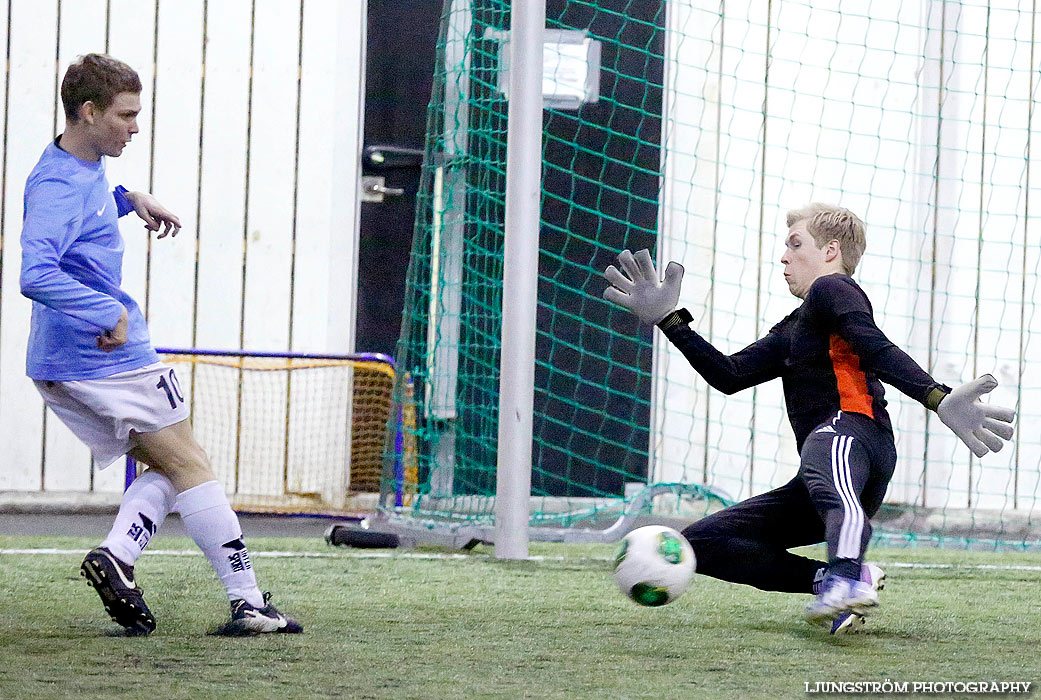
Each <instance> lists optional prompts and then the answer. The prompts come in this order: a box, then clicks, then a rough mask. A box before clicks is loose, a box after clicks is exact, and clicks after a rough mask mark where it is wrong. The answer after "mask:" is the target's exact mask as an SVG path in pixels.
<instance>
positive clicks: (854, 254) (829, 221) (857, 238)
mask: <svg viewBox="0 0 1041 700" xmlns="http://www.w3.org/2000/svg"><path fill="white" fill-rule="evenodd" d="M800 221H805V222H806V230H807V231H808V232H809V234H810V235H811V236H813V242H814V243H816V244H817V247H818V248H820V247H822V246H824V245H826V244H827V243H828V242H829V241H838V242H839V250H841V251H842V269H843V271H844V272H845V273H846V274H847V275H850V276H852V275H853V271H854V270H856V269H857V263H859V262H860V258H861V257H863V255H864V250H865V249H866V248H867V232H866V229H865V227H864V222H863V221H861V220H860V217H859V216H857V215H856V214H854V213H853V212H851V211H850V210H849V209H844V208H842V207H836V206H832V205H830V204H821V203H819V202H813V203H812V204H807V205H806V206H804V207H802V208H801V209H792V210H791V211H789V212H788V217H787V222H788V228H791V227H792V226H794V225H795V224H797V223H799V222H800Z"/></svg>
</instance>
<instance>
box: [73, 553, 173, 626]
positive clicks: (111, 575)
mask: <svg viewBox="0 0 1041 700" xmlns="http://www.w3.org/2000/svg"><path fill="white" fill-rule="evenodd" d="M80 576H82V577H84V578H85V579H87V583H89V584H90V585H91V586H93V587H94V590H95V591H97V592H98V595H99V596H100V597H101V602H102V604H103V605H104V606H105V612H107V613H108V614H109V616H110V617H111V618H112V619H113V620H114V621H115V622H116V623H117V624H119V625H122V627H123V628H124V630H125V631H126V634H127V636H135V637H136V636H144V635H149V634H151V633H152V632H154V631H155V618H154V617H152V611H151V610H149V609H148V606H147V605H146V604H145V599H144V597H143V595H142V591H141V589H140V588H138V586H137V583H135V582H134V567H132V566H129V565H127V564H124V563H123V562H121V561H119V560H118V559H116V557H115V556H114V555H113V554H112V552H110V551H109V550H108V548H107V547H95V548H94V549H92V550H90V551H89V552H87V556H86V557H85V558H84V559H83V563H82V564H80Z"/></svg>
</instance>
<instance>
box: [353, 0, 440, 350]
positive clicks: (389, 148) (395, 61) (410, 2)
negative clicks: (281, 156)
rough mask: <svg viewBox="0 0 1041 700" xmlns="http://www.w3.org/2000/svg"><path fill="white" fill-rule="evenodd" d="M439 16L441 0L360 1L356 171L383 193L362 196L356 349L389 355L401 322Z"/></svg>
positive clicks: (395, 341) (396, 338)
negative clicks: (362, 44)
mask: <svg viewBox="0 0 1041 700" xmlns="http://www.w3.org/2000/svg"><path fill="white" fill-rule="evenodd" d="M440 17H441V3H439V2H431V1H430V0H405V1H402V0H394V1H391V0H369V4H368V38H367V47H366V50H367V53H366V62H365V154H364V157H363V159H362V174H363V175H365V176H375V177H382V178H383V179H384V182H383V187H384V188H385V190H384V191H385V192H390V194H384V195H383V201H381V202H366V201H363V202H362V207H361V232H360V236H359V243H358V248H359V249H358V312H357V320H356V337H355V344H354V345H355V348H356V349H357V351H358V352H381V353H384V354H387V355H391V356H393V355H394V346H395V344H396V343H397V340H398V333H399V331H400V329H401V312H402V300H403V297H404V289H405V272H406V270H407V269H408V260H409V253H410V251H411V249H412V228H413V223H414V217H415V208H416V190H417V188H418V187H419V175H420V166H421V157H418V156H417V154H421V153H422V149H423V143H424V139H425V136H426V119H427V105H428V104H429V102H430V91H431V86H432V84H433V73H434V60H435V48H436V45H437V34H438V23H439V21H440ZM381 147H386V148H381ZM396 190H401V191H402V193H401V194H394V193H393V192H395V191H396Z"/></svg>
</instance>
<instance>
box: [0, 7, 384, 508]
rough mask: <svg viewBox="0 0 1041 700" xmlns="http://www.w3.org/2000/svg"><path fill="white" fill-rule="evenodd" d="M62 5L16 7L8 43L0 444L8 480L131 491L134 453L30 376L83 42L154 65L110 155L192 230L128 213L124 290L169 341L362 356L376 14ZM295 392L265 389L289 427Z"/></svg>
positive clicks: (130, 182) (0, 482)
mask: <svg viewBox="0 0 1041 700" xmlns="http://www.w3.org/2000/svg"><path fill="white" fill-rule="evenodd" d="M60 7H61V12H60V15H61V16H60V18H59V4H58V3H57V1H56V0H51V1H49V2H48V1H46V0H45V1H43V2H31V1H30V0H14V2H13V3H12V13H11V17H10V18H7V17H4V19H5V20H9V21H10V22H11V36H12V45H11V64H10V70H9V72H8V73H7V74H5V76H4V79H5V80H6V79H7V77H8V76H9V77H10V88H11V95H10V102H9V105H8V110H7V112H6V113H5V114H4V115H3V119H4V121H3V122H0V123H3V124H6V125H8V142H7V149H6V152H5V157H6V160H7V168H6V171H5V173H4V174H5V177H6V193H5V197H4V201H3V202H2V205H3V211H4V229H3V231H2V234H0V235H3V249H2V250H3V279H2V282H3V287H2V294H0V440H2V441H3V444H5V445H8V446H9V447H8V460H7V461H6V465H5V469H3V470H0V490H9V489H10V490H38V489H40V488H44V489H45V490H56V489H63V490H64V489H70V488H71V489H76V490H86V489H89V488H91V481H92V480H93V488H94V489H95V490H103V491H115V490H118V489H120V488H121V487H122V483H123V476H122V471H123V470H122V468H121V466H114V467H112V468H110V469H106V470H105V471H104V472H95V473H94V474H93V476H92V470H91V465H90V459H89V453H88V451H87V449H86V448H85V447H84V446H83V445H81V444H80V443H79V442H78V441H77V440H76V439H75V438H74V436H72V435H71V433H70V432H69V431H68V430H67V429H66V428H65V427H64V426H63V425H61V424H60V423H59V422H58V421H57V419H56V418H55V417H54V416H53V415H51V416H50V417H49V419H48V420H46V430H45V428H44V424H45V420H44V410H43V406H42V402H41V400H40V399H39V397H38V394H37V392H36V391H35V389H34V388H33V387H32V384H31V382H30V381H29V380H28V379H27V378H26V377H25V345H26V337H27V333H28V327H29V311H30V303H29V301H28V300H26V299H25V298H24V297H22V296H21V294H20V292H19V290H18V272H19V266H20V262H21V250H20V246H19V245H18V236H19V233H20V230H21V214H22V191H23V188H24V182H25V178H26V176H27V175H28V173H29V171H30V170H31V169H32V167H33V165H34V164H35V162H36V161H37V159H38V158H39V155H40V153H41V152H42V150H43V148H44V147H45V146H46V144H47V142H48V140H49V139H51V138H53V136H54V135H55V133H56V132H59V131H61V129H62V127H63V114H62V113H60V112H57V111H56V110H58V109H59V108H60V96H59V94H58V92H57V91H56V88H55V85H56V77H58V78H60V76H61V75H63V74H64V71H65V68H66V67H67V65H68V64H69V63H70V62H71V61H73V60H74V59H75V58H76V57H77V56H78V55H81V54H84V53H88V52H104V51H105V50H106V48H107V50H108V52H109V53H110V54H112V55H113V56H115V57H117V58H119V59H121V60H123V61H125V62H127V63H128V64H130V65H131V66H132V67H133V68H135V70H137V71H138V73H139V74H140V76H141V80H142V84H143V92H142V96H141V98H142V107H143V109H142V113H141V115H140V116H139V118H138V124H139V127H140V133H138V134H137V135H136V136H135V137H134V139H133V141H132V143H131V144H130V145H129V146H128V147H127V149H126V150H125V152H124V155H123V156H122V157H120V158H118V159H109V160H108V161H107V171H108V176H109V181H110V182H111V183H112V184H113V185H115V184H122V185H124V186H126V187H127V188H128V189H131V190H140V191H149V190H150V191H152V193H153V194H155V195H156V197H157V198H158V199H159V200H160V201H161V202H162V203H163V204H165V205H166V206H167V207H168V208H169V209H171V210H172V211H173V212H174V213H176V214H177V215H178V216H179V217H180V219H181V222H182V224H184V228H183V229H182V231H181V233H180V235H179V236H178V237H177V238H176V239H169V238H164V239H163V240H156V239H155V234H152V235H151V236H149V234H148V233H147V232H146V231H145V230H144V228H143V224H142V222H141V221H140V220H139V219H138V218H137V217H136V216H135V215H133V214H131V215H129V216H127V217H124V218H123V219H122V220H121V221H120V228H121V231H122V232H123V236H124V239H125V241H126V253H125V256H124V267H123V286H124V289H126V290H127V291H128V292H129V293H130V294H132V295H133V296H134V298H135V299H136V300H137V301H138V303H139V304H140V305H141V307H142V309H144V310H146V313H147V317H148V321H149V326H150V329H151V332H152V340H153V343H154V344H156V345H160V346H177V347H188V346H191V345H193V344H194V345H195V346H197V347H210V348H223V349H231V348H239V347H245V348H247V349H252V350H290V349H293V350H309V351H314V352H347V351H350V350H351V349H352V347H351V346H352V342H353V327H352V326H353V317H354V308H355V304H354V295H355V289H356V272H355V270H354V265H355V259H356V258H355V251H356V247H357V225H358V202H357V191H358V176H359V164H360V155H359V154H360V150H361V140H360V139H361V118H362V117H361V114H362V112H361V105H362V100H363V94H364V89H363V88H364V83H363V70H364V39H365V22H364V17H365V8H364V3H360V2H353V1H352V2H345V3H342V2H335V1H334V0H302V1H301V0H297V1H296V2H289V3H287V2H280V1H278V0H257V1H256V2H255V3H252V2H242V1H239V0H209V1H208V2H202V1H201V0H193V1H190V2H185V1H179V2H173V1H172V0H152V1H150V2H141V1H140V0H110V1H108V0H84V1H82V2H64V3H62V4H61V6H60ZM0 10H2V12H3V13H6V6H5V7H3V8H0ZM301 26H302V27H303V31H304V35H305V37H306V41H305V44H304V46H303V48H302V50H301V44H300V36H301V35H300V31H301ZM56 57H57V65H56V61H55V59H56ZM251 61H252V62H251ZM56 71H57V73H56ZM298 79H299V81H300V95H299V99H298V88H297V85H298ZM0 84H2V83H0ZM251 90H252V92H251ZM298 121H299V127H300V128H299V150H298V143H297V124H298ZM15 125H17V126H15ZM247 190H248V191H247ZM294 213H295V218H294ZM294 237H295V238H294ZM291 311H292V319H291ZM291 336H292V337H291ZM181 381H182V383H184V384H185V385H188V384H190V382H191V378H190V376H184V377H182V380H181ZM285 392H286V388H285V386H284V385H282V386H281V387H280V388H276V393H279V396H276V397H274V398H271V400H270V401H268V398H270V397H268V398H265V401H266V402H269V403H271V405H272V408H273V410H275V411H276V414H277V415H276V418H275V419H272V420H274V424H277V425H281V426H284V425H285V418H284V415H285V414H284V411H285ZM249 410H253V409H249ZM279 415H280V416H282V417H281V418H278V416H279ZM261 418H263V417H258V420H259V419H261ZM268 418H270V417H268ZM268 418H263V419H264V420H268ZM290 430H291V431H295V430H297V429H296V428H294V427H292V426H291V427H290ZM282 432H284V427H283V429H282ZM274 433H278V431H274ZM274 433H273V435H274ZM275 437H277V442H278V443H279V445H271V446H269V445H267V444H264V445H256V446H251V449H253V450H259V451H260V452H265V451H271V452H272V454H275V457H276V458H277V459H276V461H278V462H280V463H281V462H284V459H282V457H279V456H278V455H280V454H282V452H281V451H284V442H285V440H284V437H283V436H282V435H281V434H278V435H275ZM221 449H224V448H223V447H222V448H218V450H217V451H218V452H220V450H221ZM213 456H214V457H215V458H216V459H215V461H220V460H221V459H222V456H223V457H224V458H225V460H226V459H227V458H228V456H227V455H221V454H215V455H213ZM232 457H233V455H232ZM41 474H43V475H45V476H44V477H43V478H42V479H41ZM281 478H282V477H281V472H279V473H278V474H277V476H270V475H269V480H270V479H273V481H272V482H271V484H267V483H266V482H265V483H264V484H259V485H258V486H257V488H259V489H260V490H261V491H264V492H266V491H269V490H271V489H275V488H277V487H279V486H280V483H275V482H281Z"/></svg>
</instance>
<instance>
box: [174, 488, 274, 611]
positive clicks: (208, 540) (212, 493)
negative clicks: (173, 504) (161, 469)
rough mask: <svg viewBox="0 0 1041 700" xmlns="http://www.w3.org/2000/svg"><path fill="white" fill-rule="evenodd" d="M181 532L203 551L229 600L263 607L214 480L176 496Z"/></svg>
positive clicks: (239, 534) (231, 513) (235, 522)
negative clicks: (182, 526) (181, 524)
mask: <svg viewBox="0 0 1041 700" xmlns="http://www.w3.org/2000/svg"><path fill="white" fill-rule="evenodd" d="M177 509H178V510H179V511H180V513H181V522H183V523H184V529H185V530H187V531H188V534H189V535H190V536H191V538H192V539H193V540H195V544H196V545H198V547H199V549H201V550H202V551H203V554H205V555H206V558H207V559H209V560H210V565H211V566H212V567H213V570H214V571H216V572H217V577H218V578H219V579H220V582H221V584H223V585H224V588H225V590H227V592H228V599H229V600H237V599H240V598H241V599H242V600H245V601H246V602H247V603H249V604H250V605H252V606H253V607H256V608H259V607H263V605H264V596H263V594H261V592H260V589H259V588H257V578H256V576H255V575H254V574H253V565H252V564H251V563H250V561H249V552H248V551H247V550H246V544H245V543H244V542H243V541H242V528H241V527H239V519H238V517H237V516H236V515H235V511H233V510H232V509H231V504H230V503H228V497H227V496H225V495H224V489H223V488H222V487H221V485H220V483H219V482H217V481H207V482H206V483H205V484H199V485H198V486H193V487H192V488H190V489H188V490H186V491H182V492H181V493H180V494H179V495H178V496H177Z"/></svg>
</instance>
